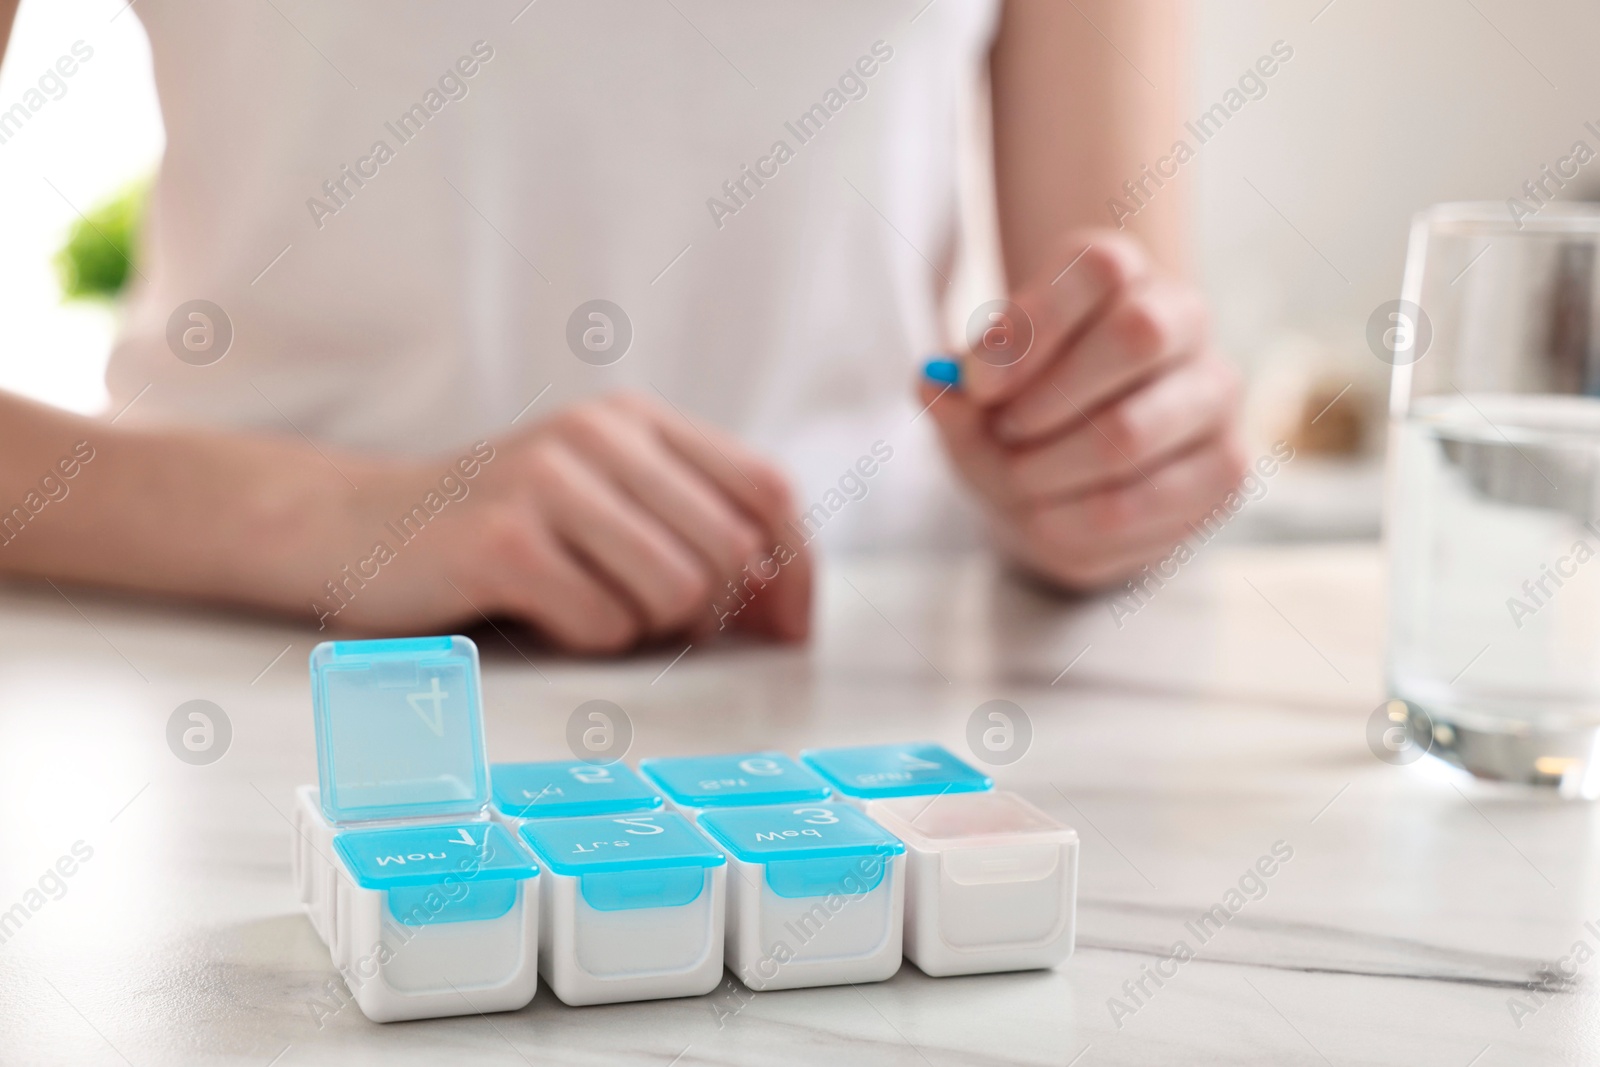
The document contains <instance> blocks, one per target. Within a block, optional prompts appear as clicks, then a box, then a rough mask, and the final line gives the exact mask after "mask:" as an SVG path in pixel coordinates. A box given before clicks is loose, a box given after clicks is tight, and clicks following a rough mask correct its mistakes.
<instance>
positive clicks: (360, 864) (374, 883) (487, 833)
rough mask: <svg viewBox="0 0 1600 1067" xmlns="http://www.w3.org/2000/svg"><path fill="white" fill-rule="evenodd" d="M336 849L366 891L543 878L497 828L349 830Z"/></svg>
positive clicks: (447, 825)
mask: <svg viewBox="0 0 1600 1067" xmlns="http://www.w3.org/2000/svg"><path fill="white" fill-rule="evenodd" d="M333 847H334V848H336V849H338V850H339V855H340V856H342V857H344V862H345V866H347V867H348V868H349V869H350V874H351V876H352V877H353V878H354V879H355V881H356V884H357V885H359V886H360V887H361V888H363V889H394V888H396V887H398V886H417V885H438V884H439V883H440V882H441V881H442V880H443V879H444V878H445V877H447V876H454V877H456V878H459V879H461V880H462V881H468V882H493V881H499V880H503V879H504V880H511V881H520V880H522V879H524V878H532V877H534V876H535V875H537V874H538V873H539V868H538V866H537V865H536V864H535V863H534V862H533V857H532V856H530V855H528V853H527V851H526V850H524V849H523V847H522V846H521V845H519V844H517V842H516V840H515V839H514V838H513V837H512V836H511V832H510V831H509V830H507V829H506V828H505V827H504V826H501V825H500V824H499V823H493V822H463V823H443V824H439V823H435V824H432V825H429V826H400V827H393V828H390V829H386V830H346V831H344V832H342V833H338V834H335V835H334V837H333Z"/></svg>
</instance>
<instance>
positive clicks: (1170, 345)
mask: <svg viewBox="0 0 1600 1067" xmlns="http://www.w3.org/2000/svg"><path fill="white" fill-rule="evenodd" d="M1205 332H1206V312H1205V305H1204V304H1203V303H1202V302H1201V299H1200V295H1199V294H1198V293H1197V292H1196V291H1195V290H1194V289H1193V288H1191V287H1189V286H1187V285H1179V284H1177V283H1175V282H1166V281H1155V282H1151V283H1149V284H1147V285H1143V286H1140V287H1138V288H1135V289H1132V290H1129V291H1127V292H1125V293H1124V294H1123V295H1122V296H1121V298H1120V299H1118V300H1117V301H1116V303H1115V304H1113V305H1112V306H1111V307H1110V308H1109V309H1108V310H1107V311H1106V313H1105V314H1104V315H1102V316H1101V317H1100V318H1099V319H1098V320H1096V322H1095V323H1094V324H1093V325H1092V326H1090V327H1089V329H1088V331H1087V332H1085V333H1084V335H1083V336H1082V337H1081V338H1079V339H1078V340H1077V341H1076V342H1075V343H1074V344H1073V345H1072V346H1071V347H1070V349H1069V350H1068V351H1067V352H1065V353H1064V354H1063V355H1062V356H1061V357H1060V358H1058V359H1057V360H1056V361H1055V363H1054V364H1053V365H1052V366H1051V367H1050V369H1049V370H1047V371H1046V372H1045V373H1044V374H1043V375H1042V376H1041V377H1040V378H1039V379H1038V380H1037V381H1035V382H1033V383H1031V384H1030V387H1029V388H1028V389H1027V390H1026V391H1025V392H1024V393H1022V394H1021V395H1020V396H1018V397H1017V398H1016V399H1014V400H1012V401H1010V402H1009V403H1007V404H1005V405H1003V406H1002V407H1001V408H999V410H998V411H996V413H995V417H994V431H995V436H996V437H998V438H999V439H1000V440H1001V441H1002V442H1005V443H1007V444H1013V445H1020V444H1023V443H1026V442H1030V441H1037V440H1040V439H1041V438H1044V437H1047V436H1049V435H1051V434H1054V433H1057V432H1059V431H1060V430H1062V429H1064V428H1066V427H1068V426H1072V425H1076V424H1078V423H1081V422H1083V421H1084V420H1085V418H1086V416H1087V413H1088V412H1091V411H1093V410H1094V409H1095V408H1097V407H1099V406H1101V405H1102V404H1105V403H1106V402H1107V401H1109V400H1111V399H1113V398H1114V397H1117V396H1119V395H1120V394H1122V393H1124V392H1126V391H1127V390H1129V389H1131V388H1133V387H1134V386H1135V385H1137V384H1139V383H1140V382H1142V381H1145V380H1147V379H1149V378H1151V377H1153V376H1154V375H1156V374H1158V373H1160V372H1161V370H1162V369H1163V368H1164V367H1167V366H1170V365H1171V364H1173V363H1175V362H1176V361H1178V360H1181V359H1184V358H1187V357H1190V356H1192V355H1194V354H1196V353H1197V351H1198V347H1199V345H1200V343H1201V341H1202V340H1203V338H1204V337H1205Z"/></svg>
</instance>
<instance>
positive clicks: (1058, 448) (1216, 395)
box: [1007, 356, 1239, 501]
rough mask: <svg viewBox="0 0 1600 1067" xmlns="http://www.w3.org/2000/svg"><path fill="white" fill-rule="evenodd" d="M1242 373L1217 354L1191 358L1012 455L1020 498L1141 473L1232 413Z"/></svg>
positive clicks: (1010, 464) (1101, 485)
mask: <svg viewBox="0 0 1600 1067" xmlns="http://www.w3.org/2000/svg"><path fill="white" fill-rule="evenodd" d="M1238 396H1239V374H1238V372H1237V371H1236V370H1234V369H1233V367H1232V365H1231V364H1229V363H1227V362H1225V361H1224V360H1222V359H1220V358H1218V357H1215V356H1206V357H1202V358H1200V359H1197V360H1191V361H1188V362H1186V363H1183V364H1180V365H1179V366H1177V367H1175V368H1173V370H1172V371H1171V373H1168V374H1164V375H1161V376H1159V377H1157V378H1155V379H1154V380H1153V381H1150V382H1147V383H1145V384H1144V385H1142V386H1140V387H1139V388H1137V389H1135V390H1134V391H1133V392H1131V393H1129V394H1127V395H1126V396H1123V397H1121V398H1119V399H1117V400H1114V401H1113V402H1111V403H1110V404H1107V405H1105V406H1103V407H1101V408H1099V409H1098V410H1095V411H1091V412H1085V417H1084V419H1083V420H1081V421H1079V422H1078V423H1077V424H1075V425H1072V426H1070V427H1068V428H1067V429H1066V430H1065V431H1063V432H1062V433H1061V434H1060V435H1059V436H1057V437H1054V438H1051V439H1047V440H1045V441H1044V442H1042V443H1039V444H1034V445H1029V446H1024V447H1022V448H1019V449H1017V450H1015V451H1014V452H1012V453H1011V454H1010V456H1009V458H1008V461H1007V464H1008V468H1009V471H1008V473H1009V479H1010V483H1011V486H1012V488H1013V490H1014V492H1015V494H1016V495H1017V497H1018V498H1020V499H1021V500H1024V501H1039V500H1044V499H1046V498H1050V497H1062V496H1070V495H1074V494H1077V493H1082V492H1087V491H1088V490H1091V489H1096V488H1107V487H1110V486H1112V485H1115V484H1120V483H1123V482H1128V481H1131V480H1133V479H1135V478H1142V477H1143V476H1144V475H1145V474H1147V473H1149V472H1150V471H1152V470H1155V469H1158V468H1159V466H1160V465H1161V464H1162V463H1163V462H1165V461H1166V460H1167V459H1168V458H1169V457H1171V456H1172V455H1174V454H1176V453H1178V452H1182V451H1185V450H1187V449H1188V448H1189V447H1190V446H1192V445H1193V444H1195V443H1196V442H1197V441H1199V440H1200V439H1202V438H1204V437H1207V436H1209V435H1212V434H1215V433H1216V432H1217V431H1218V430H1219V429H1221V427H1222V426H1223V425H1225V424H1226V423H1227V422H1228V421H1229V420H1230V419H1232V417H1233V413H1234V410H1235V408H1236V406H1237V403H1238Z"/></svg>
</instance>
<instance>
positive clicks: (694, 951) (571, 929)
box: [518, 811, 727, 1005]
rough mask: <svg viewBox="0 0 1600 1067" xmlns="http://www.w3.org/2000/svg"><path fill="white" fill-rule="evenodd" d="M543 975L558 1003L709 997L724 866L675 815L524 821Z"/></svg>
mask: <svg viewBox="0 0 1600 1067" xmlns="http://www.w3.org/2000/svg"><path fill="white" fill-rule="evenodd" d="M518 833H519V834H520V836H521V837H522V840H523V842H524V843H525V844H527V845H528V846H529V847H530V848H531V849H532V850H533V854H534V856H535V857H537V859H538V861H539V864H540V866H541V867H542V868H543V873H542V875H541V876H540V879H541V881H542V883H543V887H542V890H541V908H542V913H541V924H542V926H543V927H544V936H543V938H542V940H541V941H540V942H539V969H540V971H541V973H543V975H544V979H545V982H546V983H547V984H548V985H549V986H550V989H551V990H552V991H553V992H554V993H555V995H556V996H557V997H559V998H560V999H561V1000H562V1001H563V1002H564V1003H567V1004H571V1005H582V1004H612V1003H616V1002H618V1001H626V1000H657V999H661V998H664V997H690V996H698V995H700V994H702V993H709V992H710V991H711V990H713V989H715V988H716V986H717V983H719V982H720V981H721V980H722V959H723V926H724V922H725V918H726V906H725V897H724V894H725V891H726V886H725V878H726V875H727V861H726V859H725V858H724V857H723V854H722V851H721V850H720V849H719V848H717V847H716V846H714V845H713V844H712V843H711V842H710V841H709V840H707V839H706V837H705V836H704V835H702V834H701V833H700V832H699V831H698V830H697V829H696V828H695V826H694V824H693V823H691V822H690V821H689V820H688V819H686V818H684V817H683V816H682V815H680V814H678V813H676V812H670V811H668V812H654V813H644V814H633V815H586V816H579V817H576V818H569V819H530V820H528V821H526V822H524V823H522V825H521V827H520V828H519V830H518Z"/></svg>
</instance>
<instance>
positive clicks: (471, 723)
mask: <svg viewBox="0 0 1600 1067" xmlns="http://www.w3.org/2000/svg"><path fill="white" fill-rule="evenodd" d="M311 706H312V711H313V714H314V717H315V721H316V733H317V781H318V784H319V786H320V792H321V800H322V811H323V814H325V815H326V816H327V817H328V819H329V821H331V822H334V823H350V822H363V821H370V820H376V819H397V818H407V817H410V818H416V817H427V816H435V815H457V814H459V815H469V814H476V813H477V812H479V811H481V810H482V809H483V807H484V806H485V805H486V804H487V803H488V802H489V773H488V760H487V759H486V757H485V755H484V744H483V696H482V691H481V689H480V686H479V681H478V649H477V646H476V645H474V644H473V643H472V642H471V641H469V640H467V639H466V638H465V637H408V638H400V639H394V640H384V641H324V642H323V643H322V644H320V645H318V646H317V647H316V648H314V649H312V650H311Z"/></svg>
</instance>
